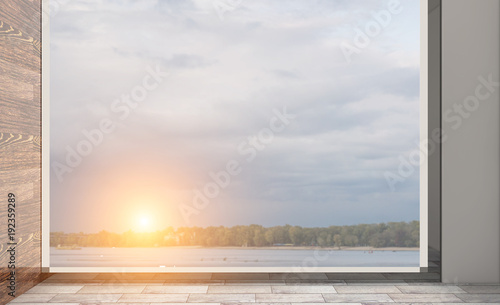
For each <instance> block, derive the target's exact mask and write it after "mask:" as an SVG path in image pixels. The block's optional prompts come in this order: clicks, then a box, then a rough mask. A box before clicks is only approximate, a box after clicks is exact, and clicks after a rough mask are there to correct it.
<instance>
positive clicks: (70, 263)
mask: <svg viewBox="0 0 500 305" xmlns="http://www.w3.org/2000/svg"><path fill="white" fill-rule="evenodd" d="M311 260H314V261H315V263H317V265H316V266H318V267H418V266H419V251H395V252H394V251H389V250H387V251H373V253H369V252H368V251H337V250H314V249H311V250H294V249H270V250H264V249H234V248H230V249H221V248H189V249H186V248H168V247H166V248H91V247H88V248H82V249H81V250H56V249H55V248H51V249H50V265H51V267H160V266H165V267H174V266H175V267H294V266H302V265H303V264H304V263H306V264H307V262H310V261H311Z"/></svg>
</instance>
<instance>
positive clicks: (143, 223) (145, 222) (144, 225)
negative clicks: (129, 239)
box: [137, 215, 151, 231]
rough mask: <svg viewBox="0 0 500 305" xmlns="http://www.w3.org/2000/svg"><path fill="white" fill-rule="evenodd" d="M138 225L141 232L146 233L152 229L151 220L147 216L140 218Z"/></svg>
mask: <svg viewBox="0 0 500 305" xmlns="http://www.w3.org/2000/svg"><path fill="white" fill-rule="evenodd" d="M137 223H138V225H139V228H140V230H141V231H146V230H148V229H150V228H151V218H150V217H149V216H147V215H143V216H141V217H139V219H138V221H137Z"/></svg>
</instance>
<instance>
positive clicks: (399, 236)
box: [50, 221, 420, 248]
mask: <svg viewBox="0 0 500 305" xmlns="http://www.w3.org/2000/svg"><path fill="white" fill-rule="evenodd" d="M419 235H420V234H419V222H418V221H411V222H389V223H379V224H359V225H351V226H330V227H325V228H304V227H300V226H291V225H285V226H275V227H263V226H261V225H249V226H234V227H224V226H219V227H206V228H201V227H180V228H177V229H174V228H172V227H168V228H166V229H165V230H162V231H156V232H149V233H142V232H134V231H132V230H130V231H127V232H124V233H122V234H119V233H111V232H107V231H101V232H99V233H91V234H89V233H64V232H51V236H50V245H51V247H56V246H58V245H60V246H71V245H78V246H80V247H169V246H204V247H270V246H312V247H342V246H347V247H355V246H371V247H376V248H380V247H418V246H419Z"/></svg>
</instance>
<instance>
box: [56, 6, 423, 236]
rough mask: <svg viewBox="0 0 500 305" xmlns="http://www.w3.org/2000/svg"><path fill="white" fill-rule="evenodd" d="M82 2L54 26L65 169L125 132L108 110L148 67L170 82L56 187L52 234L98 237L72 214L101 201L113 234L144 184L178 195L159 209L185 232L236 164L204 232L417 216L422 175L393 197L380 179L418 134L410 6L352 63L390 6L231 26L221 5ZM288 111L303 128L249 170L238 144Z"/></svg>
mask: <svg viewBox="0 0 500 305" xmlns="http://www.w3.org/2000/svg"><path fill="white" fill-rule="evenodd" d="M72 3H73V4H71V5H68V6H63V7H62V8H61V11H60V12H59V14H57V15H56V16H54V17H53V18H52V20H51V34H52V37H51V44H52V46H51V58H52V64H51V83H52V88H51V89H52V91H51V125H52V127H51V130H52V131H51V159H52V160H53V161H60V162H63V161H64V158H65V153H66V150H65V149H66V146H68V145H69V146H72V145H75V143H76V142H77V141H79V140H80V139H81V137H82V135H81V134H82V133H81V131H82V130H83V129H89V128H93V127H95V126H96V125H97V124H98V122H99V120H101V119H102V118H111V119H113V120H115V121H117V122H118V119H117V116H116V113H113V112H112V111H111V110H110V107H111V104H112V102H113V101H114V100H115V99H117V98H119V97H120V96H121V95H122V94H127V93H129V92H130V91H131V90H132V89H133V88H134V87H135V86H137V85H139V84H140V82H141V81H142V78H143V76H144V75H145V73H146V72H145V71H146V67H147V66H156V65H158V66H159V67H161V69H163V70H165V71H169V72H170V73H171V76H170V77H169V79H168V80H166V81H165V82H164V83H162V84H161V86H160V87H159V88H157V89H155V90H153V91H151V92H149V93H148V98H147V99H146V100H145V101H143V102H141V103H140V104H139V106H138V107H137V108H136V109H134V111H133V112H132V113H131V115H130V117H128V118H127V119H126V120H124V121H119V123H120V124H119V127H117V129H116V131H115V132H114V133H113V134H111V135H109V136H107V137H106V139H105V140H104V142H103V143H102V144H101V145H100V146H99V147H98V148H96V150H95V151H94V152H93V153H92V154H91V155H90V156H88V157H86V158H85V161H84V162H83V163H82V165H81V166H80V167H78V168H77V169H75V171H74V172H73V173H71V174H70V175H69V178H68V180H67V181H66V182H65V184H63V185H58V184H57V182H52V190H51V195H53V200H52V203H51V204H52V205H53V207H54V209H52V211H54V212H53V223H52V225H53V227H54V229H55V230H65V231H80V230H83V231H96V230H99V229H100V228H97V227H96V226H98V225H94V224H91V223H89V222H85V221H81V222H72V221H69V220H64V219H65V215H66V214H67V213H68V212H69V211H71V210H75V209H76V210H78V211H79V213H81V214H79V215H82V216H81V217H82V218H83V219H89V218H90V217H96V216H95V215H94V214H91V212H90V211H93V210H94V209H97V205H98V204H103V202H100V201H99V202H100V203H99V202H97V201H96V202H92V200H91V198H89V197H88V196H87V194H88V192H89V190H91V189H92V190H95V193H96V194H99V196H101V197H102V198H108V199H109V202H108V204H109V206H110V207H109V208H107V213H103V216H102V217H103V218H102V219H100V220H99V221H98V224H99V225H101V226H102V224H103V223H105V221H104V218H105V217H107V216H109V215H112V214H113V209H119V206H120V202H123V201H127V200H129V199H127V198H125V195H120V189H121V188H126V189H127V190H128V191H130V192H132V191H133V188H134V183H132V182H130V181H132V180H134V179H136V180H137V181H142V180H144V181H149V182H148V183H146V184H144V185H143V184H141V186H137V187H136V190H135V191H136V192H137V193H141V192H142V191H147V192H152V193H158V194H157V195H156V198H170V199H168V201H169V203H168V204H165V205H166V206H168V207H165V206H164V205H162V204H163V202H161V201H159V203H157V206H158V209H160V210H161V211H162V212H164V213H169V214H172V215H174V216H175V217H174V216H172V217H173V218H172V219H171V220H170V221H171V223H172V224H173V225H183V223H182V220H180V219H181V217H180V215H178V211H177V209H176V206H177V204H179V203H189V202H190V201H192V200H193V197H192V196H193V189H195V188H199V187H200V186H203V185H204V184H205V183H206V182H207V181H210V180H209V179H210V176H209V172H214V171H218V170H220V169H221V168H223V166H224V164H225V163H226V162H227V161H228V160H230V159H236V160H239V161H240V162H241V163H242V165H244V166H243V172H242V174H241V175H239V176H237V177H235V178H234V180H233V183H232V184H231V185H230V186H229V187H228V188H227V189H225V190H224V192H223V193H222V194H221V195H220V196H219V197H217V198H215V199H214V204H213V205H211V206H210V207H209V208H207V209H206V210H204V211H203V212H202V214H200V215H199V216H197V220H196V221H197V224H199V225H233V224H249V223H262V224H264V225H276V224H284V223H290V224H292V225H295V224H296V225H304V226H329V225H336V224H354V223H359V222H382V221H395V220H398V221H399V220H413V219H418V217H419V214H418V205H419V202H418V201H419V200H418V198H419V197H418V196H419V193H418V189H419V185H418V175H415V176H412V177H411V178H410V179H408V180H407V181H406V182H405V183H404V184H401V187H400V188H398V190H397V192H395V193H391V192H390V189H389V187H388V186H387V185H386V184H385V180H384V178H383V172H384V171H386V170H394V169H397V166H398V156H399V155H402V154H406V153H408V152H409V151H411V150H412V149H414V148H415V145H416V144H415V142H416V141H418V138H419V73H420V72H419V68H418V67H419V61H418V54H419V50H418V45H419V44H418V43H415V41H418V39H419V35H418V27H419V25H418V24H416V23H411V22H408V21H407V20H415V18H417V17H418V15H419V12H418V9H415V8H414V7H413V6H411V5H410V1H402V3H403V5H404V7H405V8H406V9H405V10H404V11H403V13H402V14H401V15H398V16H397V18H396V17H395V18H394V20H393V22H392V23H391V24H390V26H389V27H388V28H387V30H386V31H384V32H383V33H382V34H381V35H380V37H377V38H375V39H374V41H373V43H372V44H371V45H370V46H369V47H368V48H366V49H365V50H363V52H362V53H361V54H359V55H357V57H356V58H355V59H354V60H353V62H352V63H351V64H350V65H348V64H346V62H345V58H344V57H343V54H342V52H341V51H340V47H339V46H340V43H341V42H343V41H346V40H347V41H349V40H351V39H352V38H353V37H352V35H353V28H354V27H355V26H357V25H359V24H363V23H364V22H365V23H366V22H367V21H368V20H370V18H372V17H371V12H372V11H376V10H380V9H383V8H385V7H386V5H387V3H386V1H373V0H370V1H361V0H360V1H351V0H349V1H341V0H335V1H330V0H328V1H326V0H312V1H299V0H292V1H260V0H259V1H245V0H243V1H242V3H241V5H240V6H238V7H237V8H235V9H234V10H232V11H230V12H227V14H226V18H225V19H224V21H221V20H220V19H219V18H218V16H217V14H216V12H215V11H214V8H213V5H212V2H211V1H194V0H193V1H174V0H170V1H166V0H159V1H156V0H150V1H142V2H140V3H139V2H137V1H131V0H130V1H129V0H121V1H118V0H115V1H98V0H94V1H83V0H78V1H76V0H75V1H74V2H72ZM417 20H418V18H417ZM284 106H286V107H287V109H288V110H289V111H290V112H291V113H294V114H296V115H297V118H296V119H295V120H294V121H293V123H292V124H290V125H289V126H288V127H287V128H286V129H285V130H284V131H283V132H281V133H279V134H276V135H275V138H274V141H273V142H272V143H270V144H269V145H268V146H267V147H266V149H265V150H263V151H261V152H259V153H258V156H257V158H256V159H255V161H253V162H252V163H248V164H247V163H245V162H246V161H245V158H244V156H242V155H240V154H239V153H238V151H237V147H238V145H239V144H240V143H241V142H242V141H245V140H247V139H248V137H251V136H254V135H255V134H257V133H258V132H259V131H260V130H262V128H265V127H267V126H268V125H269V120H270V119H271V118H272V116H273V109H282V108H283V107H284ZM151 177H155V178H154V179H152V178H151ZM155 179H156V180H155ZM125 180H126V181H125ZM129 180H130V181H129ZM120 181H122V182H120ZM123 181H125V182H123ZM110 184H112V185H113V187H111V186H110V187H108V186H109V185H110ZM129 189H130V190H129ZM69 190H71V191H69ZM128 191H127V192H128ZM167 191H168V192H167ZM127 192H126V193H127ZM167 193H168V194H167ZM127 194H128V193H127ZM134 194H135V193H134ZM134 196H135V195H130V196H129V197H134ZM172 198H175V200H174V199H172ZM158 200H159V199H158ZM134 204H135V203H130V205H134ZM82 206H85V208H82ZM89 207H90V208H89ZM227 213H231V217H227V215H228V214H227ZM106 215H107V216H106ZM107 226H108V227H106V229H108V230H111V231H120V230H125V229H126V228H124V226H125V225H120V224H108V225H107Z"/></svg>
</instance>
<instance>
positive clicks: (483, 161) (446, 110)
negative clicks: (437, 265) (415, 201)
mask: <svg viewBox="0 0 500 305" xmlns="http://www.w3.org/2000/svg"><path fill="white" fill-rule="evenodd" d="M442 5H443V6H442V8H443V12H442V18H443V19H442V27H443V32H442V52H443V57H442V64H443V70H442V94H443V96H442V114H443V121H442V124H443V131H444V133H445V134H446V135H447V141H446V142H445V143H443V147H442V259H443V261H442V277H443V281H444V282H458V283H466V282H499V281H500V225H499V220H500V200H499V198H500V197H499V187H500V179H499V173H500V170H499V169H500V166H499V165H500V164H499V163H500V162H499V160H500V131H499V115H500V112H499V94H498V93H499V88H498V87H495V88H493V89H494V92H493V93H492V94H491V96H490V97H489V98H485V97H484V96H482V95H483V94H486V93H487V92H488V90H486V89H484V88H482V89H481V90H480V91H479V95H480V96H481V97H482V98H484V100H481V101H480V102H479V103H478V107H477V109H475V110H474V108H475V104H474V102H470V104H469V110H464V113H463V114H462V115H463V116H466V118H463V119H461V123H459V120H458V116H457V114H456V113H455V112H454V111H455V110H454V107H462V106H460V105H463V104H464V103H465V101H466V99H467V100H468V101H469V100H470V101H473V100H474V96H478V95H477V94H476V92H475V91H476V88H477V87H478V86H479V85H481V82H480V81H479V80H478V77H481V76H482V77H484V78H486V79H487V78H488V75H490V74H491V75H492V76H493V79H494V80H498V79H499V70H500V69H499V57H500V48H499V40H500V30H499V29H500V23H499V13H500V1H499V0H480V1H477V0H443V3H442ZM455 109H459V108H455ZM471 109H472V110H471ZM458 111H460V110H458Z"/></svg>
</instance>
